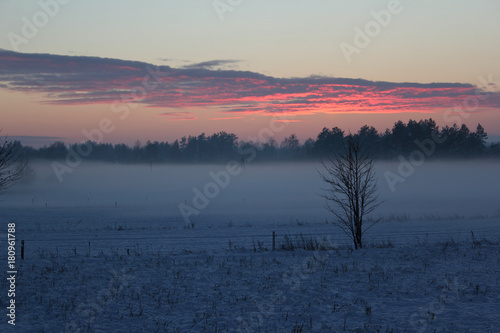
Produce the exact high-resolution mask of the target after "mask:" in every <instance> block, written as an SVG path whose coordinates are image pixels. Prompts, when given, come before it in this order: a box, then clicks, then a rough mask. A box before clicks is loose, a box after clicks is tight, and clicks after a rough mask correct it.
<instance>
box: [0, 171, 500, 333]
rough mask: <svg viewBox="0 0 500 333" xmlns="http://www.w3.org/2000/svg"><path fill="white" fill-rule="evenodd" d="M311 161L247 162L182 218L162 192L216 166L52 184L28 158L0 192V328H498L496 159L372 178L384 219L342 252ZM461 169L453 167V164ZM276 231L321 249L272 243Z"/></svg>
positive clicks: (175, 191)
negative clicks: (11, 257) (10, 279)
mask: <svg viewBox="0 0 500 333" xmlns="http://www.w3.org/2000/svg"><path fill="white" fill-rule="evenodd" d="M429 164H431V163H429ZM315 167H316V166H313V165H307V164H305V165H302V166H295V165H294V166H287V168H286V172H280V170H278V168H277V167H272V166H265V167H264V166H247V168H246V170H245V174H242V175H241V177H240V176H238V177H235V178H234V179H232V183H231V184H230V185H229V186H228V187H227V188H226V189H224V190H223V191H221V194H220V196H218V197H217V198H214V199H213V200H212V201H211V202H210V205H209V206H208V207H207V209H206V210H203V211H202V212H201V213H200V214H199V215H198V216H194V217H193V219H192V221H193V223H194V228H187V227H186V224H185V222H184V219H183V218H182V216H180V214H179V212H178V211H177V205H178V204H179V203H180V202H183V201H184V200H186V201H188V202H189V200H190V199H191V198H190V194H191V193H192V192H191V190H192V188H193V187H196V186H198V187H200V188H201V187H202V186H203V185H204V184H205V182H206V181H208V180H209V178H208V177H206V176H207V174H208V172H209V171H210V170H215V171H217V170H219V169H220V168H221V167H220V166H199V167H189V168H187V169H189V170H184V171H183V170H182V167H178V168H172V170H171V171H172V174H173V175H172V177H165V178H159V179H158V181H157V182H151V183H148V184H145V185H144V184H142V185H141V182H140V181H139V180H138V178H137V175H138V174H140V173H144V172H145V171H144V170H146V172H150V171H149V166H148V167H147V168H145V167H141V166H134V167H131V169H130V171H127V170H128V169H127V168H126V167H125V166H123V167H107V166H89V167H88V168H87V169H85V167H82V168H81V169H79V170H75V174H72V175H69V176H68V179H67V181H65V182H64V183H62V184H54V183H47V182H46V181H45V180H46V179H47V177H44V176H43V175H44V174H43V172H46V175H48V174H49V173H48V172H47V170H46V169H43V167H42V168H41V169H40V170H41V171H40V173H39V175H41V176H39V181H38V183H37V184H36V186H35V188H32V189H30V190H27V189H15V190H14V191H12V192H11V193H7V194H5V195H4V196H3V198H2V199H3V202H0V207H1V209H0V221H2V224H3V225H4V226H5V227H2V230H0V237H1V239H2V241H1V246H2V248H5V245H6V244H5V241H4V240H5V239H6V238H7V237H6V231H7V230H6V224H7V222H15V223H16V236H17V238H18V239H24V240H25V246H26V250H25V260H20V258H19V257H18V258H17V262H18V265H19V268H18V272H19V273H18V276H17V289H18V293H16V304H17V305H18V306H17V309H16V314H17V318H16V327H15V328H13V327H11V325H8V324H7V319H6V318H4V319H3V320H2V321H1V322H0V331H1V332H11V331H12V332H14V331H22V332H42V331H44V332H111V331H117V332H342V331H344V330H345V331H348V332H434V331H436V332H450V331H452V332H498V331H499V330H498V328H497V327H498V324H497V323H498V322H499V321H500V318H499V317H500V313H499V312H498V309H499V308H500V228H499V215H498V212H497V209H498V205H495V204H494V203H495V202H496V203H498V194H496V193H497V192H495V190H497V189H498V185H500V184H499V182H500V181H499V180H498V178H495V177H491V175H492V174H495V173H494V172H496V171H495V170H498V169H495V168H496V167H497V165H481V166H479V167H477V168H479V170H478V169H474V170H475V172H474V173H473V176H471V178H467V177H465V176H462V177H463V178H462V181H461V182H459V183H457V182H456V179H457V178H456V177H453V176H451V175H449V174H450V172H451V171H450V168H448V167H446V165H444V164H439V165H437V164H436V165H423V166H422V167H421V169H419V170H416V172H415V175H414V176H412V177H409V178H408V180H407V182H405V183H403V184H399V185H400V186H401V187H399V188H398V189H397V191H396V192H395V193H391V192H390V191H388V190H387V189H386V188H381V192H382V195H383V197H384V199H385V200H386V203H385V204H384V206H385V207H384V206H382V207H381V214H383V215H384V216H385V219H384V220H383V221H382V222H381V223H380V224H378V225H377V226H375V227H373V228H372V229H370V230H369V231H368V232H367V233H366V235H365V243H366V247H365V248H364V249H361V250H358V251H353V250H352V249H351V246H350V243H349V241H348V239H347V238H346V237H345V236H344V235H342V234H341V232H340V231H339V230H337V229H335V228H334V226H332V224H331V223H328V222H326V219H327V218H328V214H327V212H325V211H324V209H323V208H322V202H321V200H320V199H319V197H318V196H317V195H316V194H317V193H318V192H319V191H318V188H319V187H321V183H320V182H318V181H317V179H316V178H315V177H317V174H316V173H315V172H316V171H315ZM385 167H387V168H389V167H390V166H384V168H385ZM396 167H397V166H396ZM470 168H471V165H470V164H465V165H461V166H457V165H454V170H458V171H457V174H461V175H464V174H465V175H466V174H468V172H469V174H470V171H471V169H470ZM474 168H476V167H474ZM44 170H45V171H44ZM161 171H162V170H160V169H154V168H153V171H152V172H153V176H156V175H159V174H162V172H161ZM184 172H186V173H189V174H191V173H192V174H193V177H192V178H189V177H186V176H185V174H184ZM311 174H312V175H311ZM266 175H272V176H273V178H266ZM148 177H149V176H144V178H145V179H149V178H148ZM124 179H127V181H124ZM186 179H189V180H186ZM269 179H273V182H272V183H273V184H270V182H269ZM292 179H297V181H296V182H295V183H294V182H292V181H291V180H292ZM426 179H427V180H426ZM436 179H439V181H436ZM471 179H472V180H471ZM120 180H121V181H120ZM128 180H130V181H128ZM424 181H427V187H425V186H424V184H423V182H424ZM146 182H148V180H146ZM185 183H186V184H185ZM167 184H168V187H165V190H164V191H162V187H163V186H166V185H167ZM279 184H289V185H283V186H281V187H280V185H279ZM433 184H435V187H433ZM382 185H383V184H382ZM399 185H398V186H399ZM459 189H460V191H461V192H460V193H458V190H459ZM481 189H482V191H483V192H485V193H483V192H481ZM297 193H298V194H297ZM425 193H427V195H425ZM445 193H452V195H451V199H450V200H442V198H443V194H445ZM146 196H147V198H146ZM35 197H36V199H35V200H32V199H33V198H35ZM453 198H457V200H458V199H460V200H459V201H460V202H461V204H460V207H458V208H456V207H457V206H456V205H457V201H456V200H452V199H453ZM475 198H476V199H475ZM243 199H245V200H243ZM115 201H117V202H118V204H117V206H116V207H115V205H114V202H115ZM462 201H463V202H468V204H467V205H466V206H465V207H464V204H463V203H462ZM432 202H434V203H436V204H435V205H434V206H432V205H430V204H429V203H432ZM45 203H47V207H45ZM421 207H423V208H424V209H421ZM273 231H274V232H276V235H277V239H276V241H277V245H278V249H277V250H276V251H271V237H272V232H273ZM471 231H472V232H473V233H471ZM285 236H288V237H290V238H291V239H292V241H293V242H295V244H296V243H298V242H300V239H301V237H303V238H304V239H305V240H309V239H317V240H318V241H319V243H321V244H323V245H324V248H326V250H316V251H314V250H304V249H295V250H293V251H289V250H284V249H281V248H280V245H281V244H283V243H284V237H285ZM259 244H260V246H259ZM18 246H19V245H18ZM18 252H19V248H18ZM0 253H1V257H0V258H1V259H2V260H3V261H4V262H5V261H6V251H3V252H0ZM2 281H3V282H2V283H1V284H0V288H1V290H3V291H2V294H3V295H4V296H2V297H0V302H1V303H0V306H1V307H2V308H4V309H5V308H6V306H7V303H6V302H7V301H8V299H7V297H6V295H5V294H6V293H5V291H6V290H8V285H7V281H6V280H5V279H2ZM5 311H6V310H5ZM4 317H6V316H5V315H4Z"/></svg>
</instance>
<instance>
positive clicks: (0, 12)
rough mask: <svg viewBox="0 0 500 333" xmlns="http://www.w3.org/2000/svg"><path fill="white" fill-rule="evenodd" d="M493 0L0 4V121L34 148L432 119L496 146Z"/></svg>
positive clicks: (499, 11) (499, 107) (52, 0)
mask: <svg viewBox="0 0 500 333" xmlns="http://www.w3.org/2000/svg"><path fill="white" fill-rule="evenodd" d="M499 18H500V1H497V0H478V1H465V0H440V1H435V0H434V1H427V0H420V1H411V0H401V1H397V0H388V1H378V0H371V1H364V0H363V1H361V0H360V1H348V0H335V1H333V0H332V1H324V0H308V1H305V0H275V1H269V0H190V1H140V2H139V1H131V0H119V1H118V0H109V1H96V0H87V1H75V0H72V1H71V0H40V1H31V0H28V1H7V0H0V21H1V22H2V27H1V28H0V112H1V118H0V119H1V122H0V128H1V129H2V133H1V134H2V135H9V137H13V138H17V139H20V140H21V141H22V142H23V143H26V144H31V145H35V146H37V145H38V146H40V145H43V144H47V143H50V142H53V141H55V140H62V141H65V142H68V143H69V142H79V141H84V140H86V139H94V140H96V141H101V142H112V143H118V142H125V143H128V144H132V143H134V142H135V141H136V140H140V141H142V142H145V141H147V140H152V141H154V140H158V141H166V140H168V141H173V140H175V139H178V138H180V137H182V136H185V135H198V134H200V133H202V132H205V133H207V134H211V133H214V132H219V131H227V132H233V133H236V134H237V135H238V136H239V138H240V139H242V140H248V139H250V138H258V137H259V134H260V133H263V132H266V131H267V132H268V133H271V134H272V135H274V136H275V137H276V138H278V139H282V138H283V137H285V136H288V135H290V134H291V133H295V134H297V136H298V137H299V139H300V140H301V141H304V140H305V139H307V138H309V137H313V138H314V137H316V135H317V134H318V133H319V132H320V131H321V129H322V128H323V127H329V128H331V127H334V126H338V127H340V128H342V129H343V130H345V131H346V132H356V131H357V130H358V129H359V128H360V127H361V126H362V125H365V124H368V125H372V126H374V127H376V128H377V129H378V130H379V131H384V130H385V129H386V128H391V127H392V125H393V124H394V122H395V121H397V120H403V121H405V122H406V121H408V120H409V119H416V120H419V119H426V118H433V119H435V120H436V122H437V123H438V125H440V126H451V125H453V123H457V124H458V125H460V124H461V123H465V124H467V125H468V126H469V127H471V128H475V126H476V125H477V124H478V123H481V124H482V125H483V126H484V127H485V129H486V131H487V132H488V134H489V136H490V138H493V139H496V138H498V140H500V117H498V112H499V111H500V88H499V85H498V83H497V82H499V81H500V66H499V60H498V59H500V19H499Z"/></svg>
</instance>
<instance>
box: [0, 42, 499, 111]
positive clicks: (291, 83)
mask: <svg viewBox="0 0 500 333" xmlns="http://www.w3.org/2000/svg"><path fill="white" fill-rule="evenodd" d="M235 63H237V61H236V60H213V61H207V62H203V63H199V64H192V65H188V66H185V67H182V68H172V67H169V66H158V67H156V66H153V65H151V64H148V63H144V62H139V61H127V60H119V59H109V58H98V57H81V56H60V55H53V54H25V53H17V52H12V51H6V50H0V87H2V88H3V89H10V90H14V91H21V92H37V93H42V94H45V100H44V101H43V102H44V103H50V104H59V105H74V104H78V105H80V104H96V103H117V102H118V103H142V104H144V105H146V106H148V107H161V108H177V109H178V108H187V109H189V108H197V109H201V108H208V107H211V108H218V109H219V110H222V112H225V113H235V114H238V113H239V114H241V113H275V112H290V113H302V114H307V113H321V112H351V111H363V112H407V111H411V112H418V111H427V112H432V111H435V110H439V109H446V108H451V107H455V106H459V105H461V104H463V103H464V101H466V100H467V98H471V97H472V96H475V94H476V90H477V88H476V87H475V86H473V85H471V84H462V83H427V84H423V83H411V82H403V83H397V82H379V81H368V80H363V79H349V78H335V77H324V76H310V77H302V78H276V77H272V76H266V75H262V74H259V73H255V72H249V71H236V70H228V69H217V70H214V68H217V67H224V66H227V65H231V64H235ZM480 106H481V107H499V106H500V94H499V93H491V94H490V95H489V96H488V98H487V99H484V100H481V105H480ZM164 115H166V114H164ZM170 117H173V116H170ZM184 117H186V115H184ZM187 117H193V115H187Z"/></svg>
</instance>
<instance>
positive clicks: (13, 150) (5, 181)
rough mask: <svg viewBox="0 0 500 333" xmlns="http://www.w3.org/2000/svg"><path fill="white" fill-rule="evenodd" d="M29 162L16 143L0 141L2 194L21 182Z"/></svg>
mask: <svg viewBox="0 0 500 333" xmlns="http://www.w3.org/2000/svg"><path fill="white" fill-rule="evenodd" d="M27 167H28V162H27V160H26V159H24V158H23V156H22V154H21V151H20V149H19V147H18V146H16V144H15V142H12V141H9V140H7V138H6V137H5V138H3V139H1V141H0V192H1V191H3V190H5V189H7V188H9V187H11V186H12V185H14V184H15V183H16V182H17V181H18V180H20V179H21V178H22V177H23V175H24V172H25V170H26V168H27Z"/></svg>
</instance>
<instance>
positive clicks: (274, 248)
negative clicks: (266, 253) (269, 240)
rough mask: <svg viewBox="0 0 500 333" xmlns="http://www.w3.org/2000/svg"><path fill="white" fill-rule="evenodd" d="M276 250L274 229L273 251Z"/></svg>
mask: <svg viewBox="0 0 500 333" xmlns="http://www.w3.org/2000/svg"><path fill="white" fill-rule="evenodd" d="M275 250H276V232H274V231H273V251H275Z"/></svg>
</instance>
